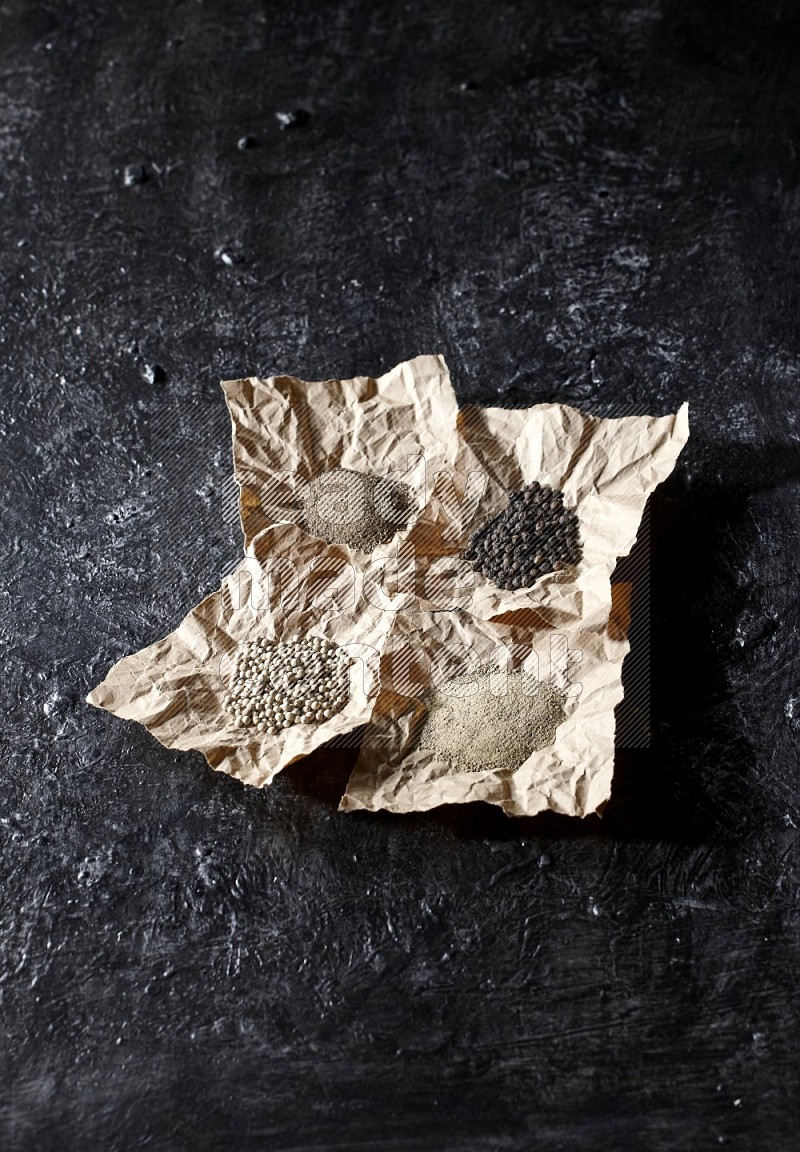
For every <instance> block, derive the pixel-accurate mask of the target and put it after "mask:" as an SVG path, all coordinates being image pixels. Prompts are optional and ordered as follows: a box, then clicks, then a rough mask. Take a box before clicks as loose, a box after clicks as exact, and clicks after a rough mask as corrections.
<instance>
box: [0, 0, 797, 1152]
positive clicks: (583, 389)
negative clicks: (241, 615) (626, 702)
mask: <svg viewBox="0 0 800 1152" xmlns="http://www.w3.org/2000/svg"><path fill="white" fill-rule="evenodd" d="M799 59H800V12H799V11H798V9H797V7H796V5H794V4H792V3H788V2H786V3H782V2H780V0H766V2H765V3H761V4H757V3H753V2H752V0H751V2H748V3H741V2H738V0H732V2H728V3H723V2H722V0H720V3H717V4H711V3H704V2H703V0H698V2H697V3H675V2H671V0H663V2H661V3H659V2H658V0H637V2H633V0H630V2H628V0H625V2H622V0H619V2H617V0H576V2H566V0H541V2H538V3H527V4H515V3H509V2H503V0H496V2H495V3H476V2H470V0H452V2H450V3H444V2H442V3H428V4H426V3H422V2H419V3H409V4H402V3H394V2H390V0H369V2H366V0H364V2H359V3H355V2H347V0H343V2H340V3H330V4H322V3H319V4H316V5H311V6H307V5H302V6H301V5H299V4H297V5H295V4H289V5H281V6H279V5H277V4H275V5H264V6H263V7H259V6H258V5H257V4H254V3H246V2H244V0H205V2H190V0H183V2H181V0H159V2H158V3H155V2H153V0H136V2H133V0H132V2H130V3H127V4H110V3H107V4H104V3H100V2H99V0H88V2H86V0H80V2H78V0H72V2H65V0H59V2H58V3H56V2H55V0H53V2H48V3H33V2H25V0H9V2H7V3H5V4H4V5H3V7H2V10H0V285H1V286H2V310H1V312H0V364H2V388H3V410H2V420H0V433H2V442H1V448H0V466H1V467H2V470H3V496H4V498H3V501H2V528H3V531H2V541H3V552H4V565H3V566H4V572H5V576H4V578H3V581H2V589H1V591H2V614H1V616H0V634H1V635H2V643H3V648H4V650H5V675H4V677H3V680H2V716H3V723H2V729H3V742H4V746H5V751H4V756H3V778H2V790H1V793H0V795H1V796H2V799H1V800H0V810H1V811H2V822H1V823H0V837H1V840H0V860H1V864H2V877H1V878H0V885H1V888H0V890H1V891H2V913H1V915H0V1029H1V1030H2V1036H3V1042H2V1044H0V1147H2V1148H3V1149H7V1150H9V1152H29V1150H30V1152H51V1150H52V1152H73V1150H75V1152H78V1150H80V1152H86V1150H89V1152H93V1150H95V1149H97V1150H102V1152H117V1150H119V1152H129V1150H134V1149H139V1148H141V1149H153V1150H159V1152H162V1150H163V1152H167V1150H169V1152H172V1150H182V1149H186V1150H187V1152H188V1150H191V1152H204V1150H210V1152H211V1150H213V1152H216V1150H218V1149H235V1150H236V1152H261V1150H269V1152H301V1150H302V1152H306V1150H309V1152H310V1150H318V1149H320V1150H321V1149H325V1150H331V1152H333V1150H336V1152H355V1150H358V1152H372V1150H375V1152H384V1150H385V1152H417V1150H421V1152H429V1150H430V1152H511V1150H513V1152H517V1150H519V1152H528V1150H531V1152H562V1150H563V1152H576V1150H582V1149H598V1148H601V1149H608V1150H610V1152H620V1150H622V1152H626V1150H628V1149H633V1150H637V1152H638V1150H642V1152H660V1150H663V1152H667V1150H669V1152H684V1150H685V1152H695V1150H698V1149H706V1148H708V1149H711V1148H717V1147H718V1146H720V1145H723V1146H724V1145H729V1146H730V1147H732V1148H738V1149H742V1150H743V1152H753V1150H760V1149H765V1150H766V1149H769V1150H770V1152H789V1150H792V1152H793V1150H794V1149H796V1148H797V1147H798V1136H797V1132H798V1124H799V1122H800V1110H799V1109H798V1102H797V1085H798V1070H799V1069H798V1044H799V1041H798V1011H797V1009H798V998H797V980H798V976H799V975H800V971H799V969H800V965H799V964H798V960H799V959H800V944H799V942H798V921H800V911H799V905H798V876H799V873H800V868H799V867H798V854H797V845H798V832H797V828H798V825H799V824H800V812H799V811H798V802H797V798H798V791H797V790H798V739H799V738H800V678H799V677H798V655H797V615H798V613H797V589H798V585H797V517H798V510H799V505H800V499H799V495H798V479H799V478H800V441H799V440H798V437H800V419H799V415H800V394H799V392H798V385H799V384H800V368H799V366H798V331H799V329H798V319H800V317H799V316H798V278H797V260H798V255H800V253H799V252H798V248H800V245H799V244H798V237H799V236H800V186H799V185H798V129H800V113H798V109H799V108H800V72H799V71H798V60H799ZM295 110H303V111H304V112H305V113H307V116H302V115H301V116H299V117H297V118H296V122H295V123H294V124H292V125H291V126H289V127H283V126H282V124H281V121H280V120H279V118H278V115H277V114H278V113H291V112H293V111H295ZM240 141H241V142H242V146H241V147H240V146H239V142H240ZM437 351H441V352H443V353H444V354H445V355H446V357H447V360H448V362H449V365H450V368H451V371H452V373H453V378H454V382H455V385H456V388H457V390H458V392H459V395H460V397H461V398H462V399H464V400H466V399H470V400H477V401H479V402H483V403H497V402H498V400H503V401H507V402H510V403H517V404H520V403H521V404H527V403H532V402H535V401H538V400H545V399H548V400H549V399H559V400H564V401H568V402H570V403H575V404H579V405H583V406H585V407H587V408H589V409H592V410H597V411H607V410H609V406H611V407H612V408H613V410H615V411H617V412H624V411H631V410H633V411H652V412H655V413H664V412H668V411H671V410H674V409H675V408H676V407H677V405H678V404H679V402H680V401H682V400H683V399H684V398H688V399H689V401H690V403H691V419H692V428H693V431H692V438H691V440H690V443H689V446H688V448H687V450H686V452H685V454H684V456H683V457H682V459H681V461H680V463H679V467H678V470H677V473H676V474H675V475H674V476H673V478H672V479H671V480H670V481H669V482H668V483H667V484H666V485H665V486H664V487H663V488H662V489H661V490H659V492H658V494H657V496H656V498H655V500H654V503H653V508H652V536H653V548H652V555H653V579H652V601H653V615H652V637H651V639H652V661H653V677H652V699H653V714H652V720H653V728H654V739H653V745H652V748H651V749H650V750H649V751H640V752H635V753H633V752H626V753H622V754H621V756H620V766H619V772H618V776H617V786H616V789H615V795H614V799H613V801H612V803H611V805H610V807H609V809H608V813H607V817H606V819H605V820H604V821H603V822H600V821H598V820H591V821H588V822H586V823H585V824H583V825H580V824H576V823H570V822H567V821H563V822H561V821H558V820H555V819H552V820H537V821H528V822H525V821H521V822H511V821H507V820H506V819H505V818H504V817H503V816H502V815H500V814H499V813H496V812H494V811H492V810H488V809H485V808H482V807H470V808H464V809H458V810H443V811H438V812H434V813H431V814H428V815H425V816H419V817H411V818H405V819H399V818H388V817H383V818H382V817H373V816H367V815H355V816H344V815H338V814H337V813H336V811H335V801H336V799H337V798H338V796H339V795H340V792H341V787H342V784H343V781H344V778H345V776H346V771H347V766H348V757H347V755H346V754H338V755H335V756H329V757H327V758H325V757H322V758H318V759H316V760H315V761H313V762H310V763H306V764H305V765H304V766H302V767H298V768H296V769H292V770H290V771H288V772H287V773H286V774H285V775H284V776H283V777H281V778H280V781H279V782H278V783H277V785H276V786H275V787H273V788H272V789H270V790H268V791H266V792H256V791H252V790H248V789H245V788H244V787H242V786H241V785H239V784H237V783H236V782H234V781H232V780H230V779H228V778H227V777H224V776H221V775H218V774H214V773H212V772H211V770H210V769H208V768H207V766H206V765H205V763H204V762H203V760H202V759H201V757H200V756H198V755H174V754H171V753H169V752H167V751H166V750H165V749H163V748H162V747H160V746H159V745H158V744H157V743H156V742H155V741H154V740H153V739H152V738H150V737H149V736H148V735H147V734H146V733H145V732H144V731H143V730H141V729H139V728H138V727H135V726H133V725H126V724H124V723H121V722H120V721H118V720H115V719H114V718H112V717H110V716H108V715H106V714H104V713H100V712H98V711H95V710H93V709H91V708H90V707H88V706H87V705H85V704H84V703H83V699H84V696H85V693H86V691H87V689H88V688H89V687H90V686H92V685H93V684H94V683H95V682H96V681H97V680H98V679H99V678H101V676H102V675H103V674H104V673H105V671H106V670H107V669H108V667H109V666H110V665H111V663H112V662H113V661H114V660H116V659H117V658H118V657H120V656H122V655H124V654H126V653H128V652H131V651H133V650H135V649H136V648H138V647H141V646H142V645H144V644H146V643H149V642H150V641H152V640H154V639H156V638H157V637H159V636H161V635H162V634H164V633H165V632H166V631H167V630H169V629H170V628H171V627H173V626H174V625H175V624H176V623H177V621H178V620H179V619H180V618H181V617H182V616H183V614H184V613H185V612H186V611H187V610H188V608H189V607H191V606H192V605H193V604H194V603H195V602H196V601H197V600H198V599H199V598H200V596H201V594H204V593H207V592H209V591H211V590H212V589H214V588H215V587H216V586H217V584H218V580H219V577H220V575H221V573H223V572H224V571H226V570H227V569H229V568H230V566H231V565H232V564H233V563H235V561H236V558H237V555H238V551H239V547H240V537H239V531H238V526H237V524H236V523H235V520H234V516H233V512H234V507H233V502H232V490H231V485H230V482H229V473H230V464H231V461H230V449H229V431H228V418H227V415H226V412H225V409H224V405H223V402H222V395H221V393H220V391H219V388H218V383H217V382H218V380H219V379H220V378H224V377H230V376H234V375H241V374H245V373H250V372H253V373H261V374H264V375H266V374H269V373H270V372H291V373H294V374H296V375H299V376H303V377H306V378H318V377H320V376H330V375H350V374H353V373H357V372H368V373H379V372H381V371H385V370H386V369H388V368H390V367H391V366H392V365H393V364H394V363H396V362H397V361H399V360H401V359H404V358H406V357H409V356H411V355H414V354H416V353H418V352H437Z"/></svg>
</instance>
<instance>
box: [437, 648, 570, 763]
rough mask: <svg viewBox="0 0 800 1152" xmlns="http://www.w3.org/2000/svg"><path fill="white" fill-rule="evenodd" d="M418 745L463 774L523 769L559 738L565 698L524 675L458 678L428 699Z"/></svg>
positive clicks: (486, 672) (486, 674)
mask: <svg viewBox="0 0 800 1152" xmlns="http://www.w3.org/2000/svg"><path fill="white" fill-rule="evenodd" d="M425 703H426V705H427V707H428V714H427V716H426V717H425V719H424V721H423V724H422V728H421V730H420V735H419V740H418V746H419V747H421V748H430V749H431V750H432V751H433V752H435V753H436V755H437V756H438V757H439V758H440V759H442V760H446V761H449V762H450V764H451V765H452V766H453V768H455V769H460V770H461V771H463V772H479V771H482V770H489V769H497V768H501V769H508V770H514V769H515V768H518V767H519V766H520V764H522V763H523V762H524V761H525V760H527V758H528V757H529V756H530V754H531V753H532V752H537V751H538V750H539V749H540V748H546V747H547V746H548V745H550V744H552V743H553V741H554V740H555V738H556V729H557V728H558V726H559V724H561V722H562V721H563V720H564V719H565V713H564V697H563V695H562V694H561V693H559V692H557V691H556V690H555V688H553V687H552V686H551V685H550V684H548V683H546V682H544V681H537V680H536V678H535V677H532V676H529V675H527V674H526V673H524V672H509V673H508V674H507V675H505V676H503V675H502V674H498V673H497V672H490V671H489V670H487V669H483V670H481V671H480V672H477V673H465V674H464V675H462V676H455V677H454V678H453V679H452V680H448V681H447V682H446V683H445V684H443V685H442V686H441V687H439V688H435V689H433V690H432V691H431V692H430V693H429V695H428V696H427V697H426V699H425Z"/></svg>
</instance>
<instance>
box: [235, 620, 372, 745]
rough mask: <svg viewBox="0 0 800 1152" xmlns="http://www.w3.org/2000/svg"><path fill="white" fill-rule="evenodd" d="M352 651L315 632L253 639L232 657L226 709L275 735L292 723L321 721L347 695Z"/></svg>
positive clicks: (336, 709)
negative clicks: (287, 637) (278, 640)
mask: <svg viewBox="0 0 800 1152" xmlns="http://www.w3.org/2000/svg"><path fill="white" fill-rule="evenodd" d="M350 663H351V661H350V657H349V656H348V655H347V653H346V652H345V651H344V649H343V648H340V647H339V646H338V644H334V643H333V641H332V640H325V639H323V638H321V637H318V636H313V637H309V638H305V639H301V640H289V641H287V642H286V643H284V644H269V643H267V642H266V641H264V640H251V641H248V642H247V643H246V644H243V645H242V646H241V647H240V648H239V650H238V651H237V653H236V655H235V657H234V660H233V672H232V674H231V680H230V686H229V690H228V693H227V695H226V696H225V698H224V700H223V704H224V706H225V708H226V710H227V711H228V712H229V713H230V714H231V715H232V716H233V717H234V719H236V720H237V721H238V722H239V723H240V724H242V725H249V726H251V727H254V728H256V729H257V730H258V731H259V732H265V733H266V734H267V735H268V736H275V735H276V734H277V733H278V732H280V731H281V730H282V729H284V728H291V727H292V725H293V724H321V723H322V722H323V721H325V720H329V719H330V718H331V716H333V715H335V713H337V712H340V711H341V710H342V708H344V706H345V704H346V703H347V701H348V699H349V697H350Z"/></svg>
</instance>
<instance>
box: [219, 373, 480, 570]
mask: <svg viewBox="0 0 800 1152" xmlns="http://www.w3.org/2000/svg"><path fill="white" fill-rule="evenodd" d="M222 388H223V391H224V393H225V399H226V401H227V404H228V410H229V412H230V415H231V423H232V426H233V467H234V476H235V478H236V481H237V483H238V484H239V486H240V513H241V521H242V530H243V532H244V536H245V546H246V547H249V545H250V543H251V541H252V540H253V538H254V536H256V535H257V534H258V533H259V532H261V531H263V529H264V528H266V527H268V526H269V525H270V524H278V523H287V522H288V523H293V524H300V523H301V522H302V507H301V504H300V496H301V493H302V491H303V488H304V487H305V485H307V484H308V482H309V481H310V480H313V479H314V478H315V477H316V476H318V475H319V474H320V473H322V472H327V471H329V470H330V469H332V468H350V469H353V470H354V471H357V472H366V473H370V474H372V475H375V476H392V477H393V478H394V479H398V480H402V481H403V483H405V484H408V486H409V487H410V488H411V489H412V490H413V492H414V494H415V496H416V500H417V505H418V509H419V511H421V510H422V508H423V507H424V506H425V504H426V503H427V499H428V493H429V491H430V489H431V487H432V485H433V478H434V476H435V474H436V472H437V471H438V470H439V469H440V468H441V467H442V465H443V464H444V463H445V461H446V457H447V450H448V448H449V447H450V443H451V436H452V432H453V428H454V427H455V422H456V416H457V413H458V404H457V401H456V397H455V393H454V392H453V388H452V385H451V383H450V374H449V372H448V371H447V365H446V364H445V362H444V359H443V357H441V356H417V357H415V358H414V359H413V360H407V361H405V362H404V363H402V364H398V365H397V367H396V368H393V369H392V370H391V372H387V373H386V374H385V375H383V376H379V377H378V378H377V379H372V378H371V377H369V376H356V377H355V378H354V379H352V380H324V381H311V382H309V381H304V380H297V379H295V378H294V377H293V376H271V377H269V378H268V379H265V380H260V379H258V378H257V377H254V376H249V377H246V378H245V379H242V380H226V381H224V382H223V384H222ZM411 523H413V520H412V522H411ZM411 523H409V525H408V526H407V527H406V528H405V529H403V530H402V531H401V532H399V533H397V534H396V540H397V541H400V540H403V539H404V538H405V537H406V536H407V535H408V532H409V531H410V529H411ZM354 555H361V556H363V554H359V553H354Z"/></svg>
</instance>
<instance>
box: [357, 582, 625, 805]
mask: <svg viewBox="0 0 800 1152" xmlns="http://www.w3.org/2000/svg"><path fill="white" fill-rule="evenodd" d="M629 597H630V586H629V585H622V584H619V585H615V589H614V596H613V600H612V607H611V611H610V614H609V613H608V612H607V611H605V610H604V609H603V607H602V606H601V605H599V604H598V605H597V609H598V612H599V615H598V616H596V617H595V618H594V619H588V620H585V621H583V622H578V623H574V624H571V625H570V626H569V627H568V628H566V629H557V628H547V627H544V628H538V629H535V630H531V629H528V628H519V627H510V626H506V625H501V624H496V623H494V622H491V621H486V620H480V619H479V618H478V617H475V616H471V615H470V614H468V613H463V612H437V613H431V612H427V611H425V610H424V609H422V608H417V609H415V610H414V611H412V612H409V613H404V614H403V615H402V616H399V617H398V619H397V621H396V623H395V626H394V628H393V630H392V633H391V634H390V637H389V640H388V641H387V645H386V647H385V648H384V654H383V657H382V659H381V691H380V693H379V695H378V698H377V701H376V703H375V708H374V711H373V713H372V719H371V721H370V725H369V727H368V728H367V730H366V733H365V736H364V741H363V743H362V746H361V751H360V755H359V758H358V762H357V764H356V767H355V769H354V771H353V774H352V776H351V778H350V781H349V783H348V785H347V791H346V793H345V796H344V798H343V799H342V802H341V808H342V809H344V810H346V811H353V810H356V809H368V810H369V811H373V812H374V811H378V810H386V811H390V812H412V811H420V810H424V809H428V808H433V807H436V806H437V805H439V804H463V803H466V802H468V801H474V800H483V801H486V802H488V803H489V804H496V805H499V807H501V808H502V809H503V811H504V812H505V813H506V814H507V815H509V816H534V815H536V814H537V813H538V812H542V811H544V810H545V809H550V810H552V811H553V812H558V813H561V814H564V815H567V816H588V815H589V814H591V813H592V812H597V811H600V810H601V809H602V807H603V805H604V804H605V803H606V801H607V800H608V797H609V795H610V792H611V778H612V775H613V771H614V708H615V707H616V705H617V704H618V703H619V701H620V700H621V699H622V680H621V673H622V662H623V660H624V658H625V655H626V653H627V651H628V647H629V645H628V640H627V628H628V619H629ZM444 652H446V655H447V658H448V659H447V666H446V668H444V667H443V666H442V654H443V653H444ZM532 653H535V657H532V655H531V654H532ZM477 662H479V663H480V664H481V665H483V666H484V667H489V668H492V669H503V668H505V669H507V670H508V671H511V670H513V669H519V668H524V669H525V671H528V672H531V673H532V674H533V675H535V676H536V677H537V678H539V679H549V680H550V682H552V683H553V684H554V685H556V686H557V687H558V688H559V689H560V690H561V691H564V692H566V696H567V702H566V706H565V711H566V719H565V720H564V721H563V722H562V723H561V724H560V725H559V727H558V729H557V730H556V738H555V742H554V743H553V744H552V745H551V746H550V747H548V748H543V749H541V750H540V751H538V752H533V753H532V754H531V755H530V756H528V757H527V759H525V760H524V761H523V762H522V763H520V764H519V765H518V766H517V767H516V769H514V770H508V769H496V770H491V771H482V772H475V771H464V770H463V769H459V768H458V767H455V766H453V765H452V764H450V763H449V762H448V761H446V760H442V759H439V758H437V755H436V753H435V752H434V751H433V750H432V749H430V748H423V747H418V746H417V737H418V733H419V727H420V724H421V722H422V720H423V719H424V716H425V713H426V709H425V703H424V699H423V696H424V693H425V691H426V690H428V689H429V688H430V686H431V684H432V683H436V684H441V683H442V680H443V679H445V678H446V679H449V678H450V677H451V676H456V675H459V674H460V673H462V672H468V671H470V670H472V671H474V669H475V666H476V663H477ZM398 688H400V689H402V690H401V691H398ZM412 690H413V694H412ZM500 690H502V681H500ZM497 738H498V741H499V742H502V740H503V733H502V732H498V734H497Z"/></svg>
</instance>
